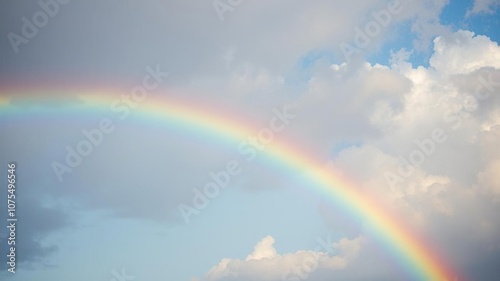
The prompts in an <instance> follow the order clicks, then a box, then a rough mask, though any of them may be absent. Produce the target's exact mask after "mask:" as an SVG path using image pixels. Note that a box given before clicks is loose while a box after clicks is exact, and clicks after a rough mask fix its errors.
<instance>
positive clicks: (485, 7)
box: [465, 0, 500, 17]
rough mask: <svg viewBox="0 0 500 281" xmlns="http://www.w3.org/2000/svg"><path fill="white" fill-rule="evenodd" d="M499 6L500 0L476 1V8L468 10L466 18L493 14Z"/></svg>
mask: <svg viewBox="0 0 500 281" xmlns="http://www.w3.org/2000/svg"><path fill="white" fill-rule="evenodd" d="M498 5H500V0H474V6H473V7H472V9H469V10H467V12H466V14H465V17H470V16H473V15H477V14H481V13H485V14H493V13H494V11H495V9H496V8H497V7H498Z"/></svg>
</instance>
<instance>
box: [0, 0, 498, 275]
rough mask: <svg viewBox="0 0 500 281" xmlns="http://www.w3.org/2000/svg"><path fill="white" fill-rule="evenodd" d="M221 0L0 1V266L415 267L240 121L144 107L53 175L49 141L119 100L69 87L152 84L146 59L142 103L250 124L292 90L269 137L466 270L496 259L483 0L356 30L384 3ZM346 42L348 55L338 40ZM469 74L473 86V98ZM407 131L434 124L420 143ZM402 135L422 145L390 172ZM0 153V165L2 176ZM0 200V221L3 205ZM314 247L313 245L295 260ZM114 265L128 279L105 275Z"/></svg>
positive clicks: (491, 32) (33, 270)
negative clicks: (219, 183)
mask: <svg viewBox="0 0 500 281" xmlns="http://www.w3.org/2000/svg"><path fill="white" fill-rule="evenodd" d="M229 2H231V1H229ZM229 2H227V1H224V0H221V1H219V2H218V1H215V2H210V1H189V2H188V1H181V0H170V1H160V0H145V1H141V2H139V1H133V0H127V1H114V0H110V1H97V0H90V1H77V0H72V1H69V2H68V3H64V1H62V0H40V1H39V2H31V1H16V2H8V3H3V4H1V5H2V8H1V9H0V10H1V11H2V12H0V13H1V14H2V17H1V20H0V21H1V23H2V24H1V25H0V29H1V31H2V32H1V34H3V37H2V39H1V40H0V59H1V62H2V63H1V64H0V81H1V83H2V88H0V159H2V161H3V162H2V165H3V166H6V165H7V163H8V162H9V161H16V162H17V163H18V166H19V168H18V170H17V178H18V186H19V187H18V189H17V197H18V199H17V205H18V214H19V222H18V228H17V234H16V235H17V237H18V247H17V266H16V269H17V270H16V273H15V274H12V273H11V272H9V271H8V268H9V266H8V265H7V263H6V262H5V261H6V253H7V251H8V247H7V246H8V245H7V240H6V237H7V235H9V233H7V232H6V231H5V228H4V230H2V231H0V253H1V256H2V257H3V259H2V261H4V262H2V265H1V266H0V270H1V271H0V276H1V277H0V278H1V279H2V280H6V281H29V280H39V281H45V280H47V281H48V280H50V281H57V280H72V281H80V280H82V281H83V280H102V281H112V280H115V281H131V280H137V281H140V280H148V281H163V280H188V281H202V280H203V281H230V280H239V281H241V280H243V281H251V280H297V279H290V278H289V279H286V278H284V277H283V276H285V275H286V273H288V272H298V271H300V272H301V273H302V275H301V277H300V278H299V279H300V280H308V281H316V280H353V281H358V280H359V281H363V280H401V276H400V275H399V274H403V276H405V277H404V278H405V280H406V279H408V280H411V279H412V278H413V277H414V276H411V273H408V272H406V271H405V270H404V268H403V267H402V264H401V262H400V261H397V260H394V258H393V257H391V253H390V251H389V249H387V245H382V244H380V243H379V242H377V240H376V239H375V238H374V237H371V236H370V233H369V232H367V231H366V230H365V228H364V226H365V222H363V221H357V220H356V219H353V217H352V216H351V215H350V214H346V213H343V212H342V210H341V209H340V208H338V207H337V206H336V205H335V204H333V203H332V202H334V201H335V200H330V198H326V197H325V195H324V194H320V193H317V192H314V189H315V188H314V186H311V185H310V184H308V183H304V182H300V181H298V180H297V179H298V178H299V177H300V176H301V175H300V174H296V173H295V172H294V173H292V172H289V171H288V172H287V170H285V169H282V168H281V167H280V165H279V163H278V164H276V163H272V161H270V160H272V159H270V158H269V157H268V156H266V155H267V154H266V151H263V152H259V153H257V158H256V160H255V161H246V160H245V157H246V156H248V155H245V154H244V153H243V152H242V151H241V144H242V143H244V141H245V140H244V139H232V140H226V141H222V140H223V139H224V138H221V137H219V136H218V135H217V134H207V133H205V132H200V131H198V130H193V128H191V127H187V126H183V125H182V124H181V123H169V124H166V123H160V122H157V120H155V117H154V116H153V117H151V116H149V117H144V116H143V115H141V114H140V110H137V111H132V113H131V114H130V116H128V117H127V118H125V119H124V120H121V121H120V122H116V123H115V125H116V130H115V131H113V132H112V133H109V134H107V135H105V138H104V141H103V142H102V143H101V144H99V145H98V146H96V147H94V149H93V151H92V152H91V153H90V154H89V155H88V156H86V157H85V159H84V161H83V162H82V164H79V165H76V166H77V167H74V169H73V171H72V172H71V173H66V174H64V176H63V180H61V181H59V180H58V177H57V171H55V170H54V166H53V163H54V162H55V161H58V162H61V163H63V164H67V160H65V157H66V154H67V150H66V146H68V145H69V146H72V147H76V146H77V144H78V143H80V142H81V141H82V130H84V129H85V130H91V129H92V128H95V127H96V124H99V122H101V120H102V119H103V118H104V117H109V118H115V117H116V116H117V115H116V112H113V109H112V106H111V103H110V107H109V110H108V107H103V108H101V109H99V110H97V109H90V108H91V105H89V104H88V99H87V98H88V96H86V94H85V91H88V92H89V93H88V94H90V92H92V93H102V94H106V95H109V96H108V98H109V99H110V101H111V100H113V98H116V99H120V95H122V94H123V93H131V92H132V91H131V89H137V87H144V88H149V87H148V86H146V84H145V82H144V81H150V82H151V81H153V80H151V79H154V78H152V77H151V75H152V74H151V72H148V69H157V70H158V71H162V72H164V73H166V72H168V73H169V75H168V76H165V77H164V78H161V77H160V78H159V79H158V77H157V80H156V82H158V83H157V85H155V86H154V87H153V88H152V89H151V90H150V92H149V96H148V97H147V98H146V100H145V101H144V103H145V104H149V103H156V102H157V101H159V100H161V98H162V97H163V98H171V99H172V100H175V99H177V98H178V99H183V100H185V101H188V102H189V103H192V104H193V105H196V106H202V107H203V108H210V109H211V110H213V111H214V112H217V113H220V114H225V115H224V116H225V118H231V119H232V120H247V121H246V122H248V123H249V124H250V123H251V124H252V126H253V127H254V128H257V129H256V131H255V134H254V135H253V136H256V135H258V132H261V131H262V130H268V131H269V130H273V129H272V128H273V127H271V125H270V124H273V123H272V120H280V119H279V118H278V119H276V118H277V117H276V116H277V113H276V112H282V111H283V110H285V109H284V108H288V109H289V110H290V112H293V116H294V117H293V118H291V120H290V122H285V123H283V130H282V131H279V132H277V131H274V132H273V139H272V140H271V141H276V142H283V143H293V144H294V145H295V146H296V147H297V150H298V151H300V152H301V153H305V154H307V155H309V156H310V157H311V158H313V159H314V160H315V161H317V162H318V163H321V165H322V166H324V169H326V170H327V171H329V169H331V170H332V171H335V173H340V174H342V175H343V176H345V177H347V178H349V179H350V180H352V181H353V182H354V183H355V184H354V185H353V187H352V188H355V189H356V190H357V191H359V192H360V193H362V194H366V195H367V196H371V197H373V200H379V201H380V202H382V204H384V206H385V207H386V208H387V209H388V210H391V212H394V213H395V214H396V215H397V216H400V217H402V218H404V221H405V222H406V223H407V224H408V227H409V228H410V229H413V230H414V231H415V232H418V233H419V234H422V235H423V236H424V237H425V238H426V239H428V241H430V243H432V244H433V245H438V246H436V251H438V252H439V253H442V255H443V256H444V257H445V258H446V259H447V261H449V263H450V264H452V265H453V267H454V268H457V269H458V270H461V271H463V273H464V279H465V277H468V278H470V279H471V280H480V281H483V280H484V281H486V280H496V278H497V276H498V275H499V274H500V272H499V269H498V268H496V267H494V266H491V262H490V261H491V260H498V258H499V257H500V240H499V239H498V237H500V235H499V234H500V223H499V222H498V213H499V212H500V205H499V202H500V185H499V184H500V178H499V177H498V174H499V173H498V171H499V169H500V160H499V159H500V154H499V153H498V148H497V145H498V141H499V140H500V139H499V138H500V129H499V128H500V126H499V125H500V100H499V99H498V96H499V94H500V90H499V87H498V85H499V84H500V83H498V82H496V81H499V80H498V79H500V47H499V46H498V42H500V31H499V26H500V22H499V14H498V13H499V7H500V2H499V1H498V0H470V1H458V0H449V1H447V0H423V1H405V0H401V1H400V2H396V3H399V4H400V5H402V7H403V8H402V10H401V11H400V12H395V13H393V14H392V15H391V20H389V22H388V24H387V26H383V27H380V30H379V32H376V34H375V35H372V36H369V41H370V42H369V44H367V45H366V46H360V45H359V44H357V43H356V36H357V35H356V34H357V33H356V32H357V31H356V30H357V28H361V29H363V28H364V27H365V26H366V25H367V24H368V23H370V22H373V16H372V13H373V12H381V11H388V9H389V7H391V5H393V1H385V0H375V1H349V2H346V1H340V0H338V1H326V0H315V1H308V2H304V1H298V0H296V1H295V0H294V1H274V2H272V3H270V2H267V1H251V2H250V1H245V0H243V1H241V2H238V3H237V1H233V2H231V3H233V4H229ZM36 15H38V16H36ZM44 15H47V16H46V22H44V23H40V21H44V20H45V16H44ZM37 21H38V24H37V25H35V24H36V22H37ZM27 22H28V23H27ZM31 25H33V26H31ZM30 26H31V27H30ZM33 27H34V29H35V30H33ZM30 32H31V33H30ZM27 35H28V36H27ZM345 44H349V45H350V46H352V47H354V48H356V49H357V50H359V54H358V55H355V56H352V57H350V58H352V59H350V58H347V56H346V55H345V53H344V51H343V49H342V46H345ZM405 51H406V52H407V54H409V55H408V56H407V57H406V56H405ZM148 75H149V76H148ZM153 76H154V75H153ZM147 77H149V78H147ZM148 79H149V80H148ZM485 81H489V82H485ZM485 83H489V84H488V85H486V86H485ZM478 87H482V88H480V89H481V90H483V91H488V93H489V96H488V97H487V98H485V99H479V97H478V95H477V89H478ZM111 88H112V89H116V90H119V91H120V93H119V94H116V93H115V94H113V93H108V92H107V91H109V90H108V89H111ZM9 89H14V90H9ZM28 92H30V93H31V94H27V93H28ZM61 92H63V94H61ZM55 93H58V94H55ZM483 93H484V92H483ZM164 106H165V108H164V110H169V108H168V106H167V105H164ZM12 110H16V111H17V112H20V114H19V115H16V116H14V115H9V114H8V113H7V112H9V111H12ZM36 110H39V111H42V112H46V115H43V116H42V115H36V114H33V112H35V111H36ZM62 112H64V114H63V113H62ZM172 124H175V125H172ZM245 125H248V124H245ZM270 128H271V129H270ZM436 129H442V130H443V132H445V134H446V141H444V142H443V143H437V142H436V141H435V140H434V139H432V138H433V137H432V132H434V131H435V130H436ZM259 130H260V131H259ZM422 141H434V142H436V143H433V145H434V146H432V147H433V149H432V152H428V151H427V152H426V150H425V148H422V147H421V146H420V145H419V143H421V142H422ZM427 143H428V142H427ZM247 148H249V147H247ZM416 153H421V155H422V157H423V158H424V159H423V161H422V163H417V164H415V163H413V162H412V163H411V168H412V169H413V170H412V172H411V173H409V174H407V175H402V173H401V170H402V169H403V168H408V167H407V165H406V164H405V161H406V162H411V161H413V160H415V158H414V159H413V160H412V158H411V155H415V154H416ZM234 159H236V160H237V161H239V163H243V165H242V172H241V173H240V174H238V175H236V176H234V177H232V178H231V182H230V184H229V185H228V186H227V187H226V188H224V189H221V190H220V192H219V193H218V195H217V196H215V197H214V198H212V199H210V200H209V202H210V203H209V204H208V206H207V207H206V208H201V209H200V210H197V212H199V214H198V213H197V214H195V215H191V216H190V217H189V223H188V222H187V221H186V220H185V218H186V217H185V214H184V215H183V213H182V209H181V206H183V205H184V206H186V205H189V206H194V204H193V202H194V201H193V200H196V196H198V195H196V194H197V193H196V192H195V191H194V190H195V189H198V190H203V188H204V186H206V184H207V183H209V182H210V181H211V180H212V179H211V177H210V173H211V172H219V171H221V170H222V169H224V168H225V167H226V165H227V163H228V162H229V161H230V160H234ZM65 161H66V162H65ZM304 172H307V171H304ZM7 173H8V172H7V169H3V168H2V169H0V178H3V179H5V178H6V177H7ZM388 175H393V176H396V177H397V179H398V180H397V181H396V182H391V181H390V180H388ZM3 182H4V183H3V184H2V185H0V186H2V190H4V191H5V192H4V191H1V192H0V201H1V202H6V200H7V191H6V190H7V188H6V187H5V180H4V181H3ZM0 208H2V209H1V210H0V221H2V222H6V219H7V212H6V211H7V207H6V206H5V204H3V203H2V204H1V205H0ZM318 241H327V242H328V243H329V246H330V247H331V249H333V250H332V251H327V250H325V248H324V247H321V243H320V242H318ZM311 256H312V257H316V258H317V257H322V258H321V259H320V261H319V262H318V265H317V267H315V268H312V269H311V268H309V269H307V270H306V269H305V268H307V263H308V258H309V259H310V257H311ZM318 259H319V258H318ZM309 262H310V260H309ZM122 270H123V271H124V272H126V273H127V274H128V275H129V277H130V276H133V277H130V278H124V277H121V278H118V277H117V276H116V272H119V273H121V272H122ZM405 274H406V275H405ZM118 279H123V280H118ZM461 280H462V279H461Z"/></svg>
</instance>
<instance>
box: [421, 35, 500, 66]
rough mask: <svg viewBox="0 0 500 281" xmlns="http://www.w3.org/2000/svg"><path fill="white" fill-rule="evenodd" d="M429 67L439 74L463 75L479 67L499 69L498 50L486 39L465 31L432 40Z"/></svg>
mask: <svg viewBox="0 0 500 281" xmlns="http://www.w3.org/2000/svg"><path fill="white" fill-rule="evenodd" d="M430 65H431V66H432V67H434V68H435V69H436V70H437V71H438V72H439V73H440V74H445V75H451V74H463V73H470V72H472V71H475V70H478V69H480V68H481V67H486V66H490V67H496V68H500V48H499V47H498V44H497V43H496V42H492V41H491V40H490V39H489V38H488V37H486V36H482V35H477V36H474V33H473V32H471V31H466V30H459V31H457V32H455V33H453V34H450V35H445V36H439V37H437V38H436V39H434V54H433V56H432V57H431V59H430Z"/></svg>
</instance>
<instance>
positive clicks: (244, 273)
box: [203, 236, 364, 281]
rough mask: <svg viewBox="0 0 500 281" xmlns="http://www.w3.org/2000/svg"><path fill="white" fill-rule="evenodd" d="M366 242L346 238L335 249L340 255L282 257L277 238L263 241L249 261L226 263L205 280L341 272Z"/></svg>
mask: <svg viewBox="0 0 500 281" xmlns="http://www.w3.org/2000/svg"><path fill="white" fill-rule="evenodd" d="M363 243H364V238H362V237H358V238H355V239H352V240H351V239H347V238H343V239H341V240H339V241H338V242H336V243H333V244H332V245H331V247H332V248H333V249H335V250H336V251H337V253H336V254H335V255H332V254H333V253H325V252H321V251H297V252H295V253H290V254H283V255H281V254H278V253H277V252H276V249H275V248H274V246H273V244H274V238H273V237H271V236H267V237H265V238H263V239H262V240H261V241H260V242H259V243H258V244H257V245H256V246H255V248H254V251H253V252H252V253H251V254H250V255H249V256H248V257H247V258H246V259H245V260H238V259H229V258H224V259H222V260H221V261H220V262H219V264H217V265H216V266H214V267H213V268H211V269H210V270H209V271H208V272H207V274H206V275H205V278H204V279H203V280H207V281H215V280H296V279H294V278H297V277H298V276H309V275H310V274H312V273H313V272H314V271H315V270H317V269H319V268H321V269H327V270H339V269H343V268H346V267H347V266H348V265H349V263H350V262H352V261H353V260H355V259H356V258H357V256H358V254H359V252H360V251H361V248H362V246H363Z"/></svg>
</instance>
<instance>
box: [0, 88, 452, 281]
mask: <svg viewBox="0 0 500 281" xmlns="http://www.w3.org/2000/svg"><path fill="white" fill-rule="evenodd" d="M37 92H40V91H39V90H19V89H15V88H11V89H7V90H6V91H2V92H0V120H2V119H3V120H8V119H15V118H16V117H22V118H23V120H26V118H27V117H28V118H29V117H31V116H33V117H36V116H37V115H38V114H40V113H43V114H44V115H43V116H46V115H47V111H49V112H48V114H49V115H50V114H54V115H55V114H61V113H60V112H59V111H58V109H28V110H27V109H22V108H21V107H17V106H15V105H11V104H9V99H10V97H14V96H15V97H16V98H17V97H22V98H26V99H29V98H31V97H35V95H36V93H37ZM44 92H50V91H44ZM62 92H65V91H62ZM66 92H71V93H75V91H74V90H72V91H66ZM76 94H79V95H78V96H79V98H80V99H81V100H83V101H84V103H83V104H82V105H80V106H82V107H83V110H84V112H86V114H93V113H94V112H95V111H96V110H103V111H104V112H108V111H109V109H110V105H111V103H112V102H113V101H114V100H116V99H117V97H118V96H119V93H118V91H116V90H109V89H106V90H100V91H94V90H83V91H78V92H77V93H76ZM51 97H54V95H51ZM55 97H56V98H57V95H56V96H55ZM169 97H170V98H169ZM133 110H134V113H136V114H138V115H140V116H142V117H146V120H148V121H147V122H150V121H151V122H155V124H156V123H160V124H165V123H166V124H167V125H168V126H171V125H172V124H173V125H175V126H180V127H183V128H186V129H187V130H194V131H195V132H198V133H204V134H205V133H207V132H208V133H209V134H211V135H212V136H215V137H216V138H217V139H221V140H226V141H228V140H229V141H239V140H242V139H245V138H246V137H248V136H249V135H254V134H255V132H256V130H255V128H254V127H252V126H249V125H247V124H246V123H245V122H244V121H234V119H232V118H228V117H227V116H225V115H223V114H221V111H220V110H219V111H215V110H213V109H212V110H210V109H209V108H208V107H207V106H204V105H200V104H198V105H196V104H194V103H192V102H189V101H186V100H183V99H180V98H172V95H169V94H164V95H162V97H158V96H157V94H155V97H148V98H147V99H146V100H145V101H143V102H141V103H140V104H139V106H138V107H137V108H136V109H133ZM63 112H64V114H77V113H74V112H75V111H73V110H67V111H63ZM149 120H150V121H149ZM1 124H2V121H0V125H1ZM262 153H264V154H265V155H266V156H267V159H270V160H271V161H272V162H273V163H272V164H273V166H274V167H278V168H279V169H285V170H288V171H294V172H299V171H307V173H306V174H305V175H304V178H303V180H304V183H305V186H307V188H309V189H311V190H312V191H314V192H316V193H317V194H319V195H321V196H322V197H323V198H325V199H326V200H328V201H329V202H330V203H331V204H332V205H333V206H334V207H335V208H338V209H340V210H341V211H342V212H343V213H344V214H345V215H349V216H351V217H352V219H354V220H356V221H358V222H363V223H364V224H365V225H366V226H367V229H369V231H370V235H371V236H373V237H374V238H375V239H376V240H377V241H378V243H379V244H380V245H381V246H382V248H383V249H384V250H385V251H387V252H388V253H389V254H390V255H391V256H392V258H393V259H394V260H395V261H396V262H397V264H399V265H400V266H401V267H402V269H403V271H404V272H405V273H406V274H407V275H408V276H407V278H409V279H411V280H436V281H445V280H448V281H455V280H458V279H457V276H459V274H457V272H456V271H454V270H451V269H450V267H449V266H448V265H447V263H446V261H445V260H443V259H442V258H440V257H439V255H438V253H437V252H436V251H435V247H432V246H430V244H429V243H427V242H426V241H424V240H423V239H422V238H421V237H418V235H417V234H416V233H415V232H414V231H411V230H410V228H409V227H407V226H405V223H403V222H402V220H401V219H399V218H397V217H396V216H395V215H394V214H392V213H391V212H388V211H387V210H386V209H385V208H384V206H383V205H381V204H380V203H379V202H378V201H375V200H374V199H373V198H372V197H370V196H369V195H367V194H364V193H362V192H360V191H359V189H357V188H356V187H355V185H354V184H353V183H352V182H350V181H348V180H347V179H345V178H343V177H342V176H341V175H339V174H338V173H336V172H335V171H332V169H326V168H325V166H324V164H323V163H320V162H318V161H316V160H315V159H314V158H313V157H311V156H309V155H307V154H306V153H304V152H303V150H302V149H301V148H299V147H296V146H293V145H291V144H290V143H287V142H284V141H281V140H275V141H273V142H271V143H269V144H267V145H266V149H265V150H264V151H262Z"/></svg>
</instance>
